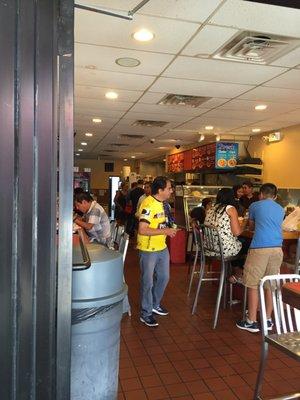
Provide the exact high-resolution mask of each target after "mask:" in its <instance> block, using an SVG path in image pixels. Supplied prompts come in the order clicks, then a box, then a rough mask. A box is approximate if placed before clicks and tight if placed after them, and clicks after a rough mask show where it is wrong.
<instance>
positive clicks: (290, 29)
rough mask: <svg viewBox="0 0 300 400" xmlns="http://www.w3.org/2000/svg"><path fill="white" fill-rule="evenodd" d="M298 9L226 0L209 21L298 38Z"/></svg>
mask: <svg viewBox="0 0 300 400" xmlns="http://www.w3.org/2000/svg"><path fill="white" fill-rule="evenodd" d="M299 20H300V10H297V9H294V8H288V7H278V6H273V5H269V4H258V3H256V2H250V1H241V0H227V1H226V2H225V4H224V5H223V6H222V7H221V8H220V9H219V10H218V11H217V12H216V14H215V15H214V16H213V17H212V18H211V20H210V22H211V23H213V24H218V25H225V26H229V27H232V28H238V29H244V30H250V31H256V32H259V33H273V34H277V35H285V36H292V37H297V38H300V24H299Z"/></svg>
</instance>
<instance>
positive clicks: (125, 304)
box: [118, 232, 131, 317]
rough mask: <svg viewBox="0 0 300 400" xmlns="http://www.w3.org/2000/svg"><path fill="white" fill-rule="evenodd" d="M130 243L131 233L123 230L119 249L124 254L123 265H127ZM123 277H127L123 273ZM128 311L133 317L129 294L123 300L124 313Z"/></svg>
mask: <svg viewBox="0 0 300 400" xmlns="http://www.w3.org/2000/svg"><path fill="white" fill-rule="evenodd" d="M128 244H129V235H128V234H127V233H126V232H123V234H122V235H121V237H120V243H119V248H118V251H119V252H120V253H121V254H122V255H123V265H125V259H126V254H127V250H128ZM123 279H124V282H125V278H124V275H123ZM124 313H128V315H129V316H130V317H131V307H130V303H129V299H128V294H126V296H125V297H124V300H123V314H124Z"/></svg>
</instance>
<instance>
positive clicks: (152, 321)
mask: <svg viewBox="0 0 300 400" xmlns="http://www.w3.org/2000/svg"><path fill="white" fill-rule="evenodd" d="M140 321H141V322H143V323H144V324H145V325H147V326H158V322H157V321H156V319H155V318H154V317H152V315H150V316H149V317H140Z"/></svg>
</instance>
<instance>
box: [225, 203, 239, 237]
mask: <svg viewBox="0 0 300 400" xmlns="http://www.w3.org/2000/svg"><path fill="white" fill-rule="evenodd" d="M226 212H227V214H228V215H229V218H230V227H231V232H232V234H233V235H234V236H239V235H240V234H241V233H242V231H243V229H242V227H241V225H240V223H239V219H238V213H237V210H236V208H235V207H230V208H228V209H227V211H226Z"/></svg>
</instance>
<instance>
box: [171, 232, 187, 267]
mask: <svg viewBox="0 0 300 400" xmlns="http://www.w3.org/2000/svg"><path fill="white" fill-rule="evenodd" d="M186 239H187V234H186V230H185V229H180V230H178V231H177V233H176V236H174V237H173V238H170V237H168V241H167V244H168V247H169V252H170V261H171V263H172V264H184V263H185V258H186Z"/></svg>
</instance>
